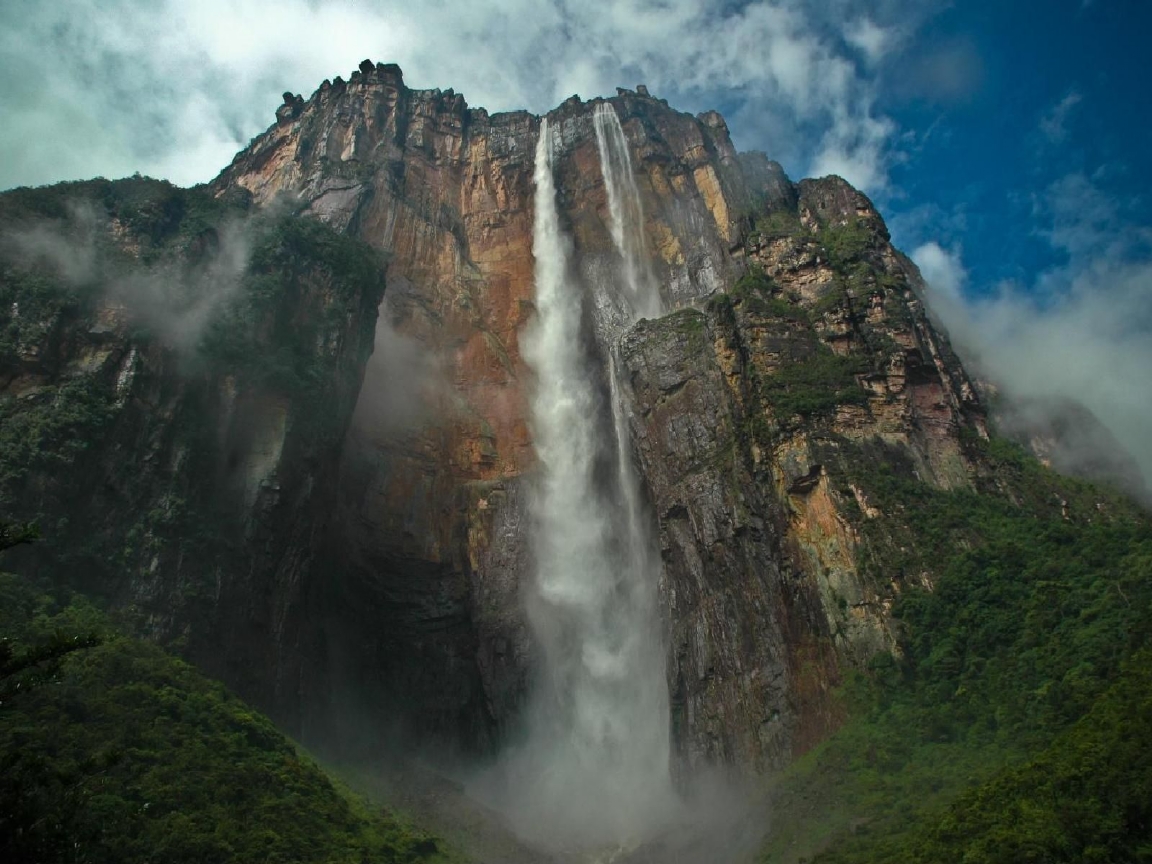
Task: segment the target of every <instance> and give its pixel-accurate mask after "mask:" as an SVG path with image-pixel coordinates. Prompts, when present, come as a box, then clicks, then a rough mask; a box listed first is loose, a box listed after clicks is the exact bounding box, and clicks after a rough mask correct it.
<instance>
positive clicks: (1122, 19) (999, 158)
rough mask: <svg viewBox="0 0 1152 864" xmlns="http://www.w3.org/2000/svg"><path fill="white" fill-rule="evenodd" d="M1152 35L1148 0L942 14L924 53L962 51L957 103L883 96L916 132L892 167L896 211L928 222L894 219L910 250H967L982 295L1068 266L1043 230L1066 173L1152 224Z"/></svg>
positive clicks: (968, 7) (891, 90) (1053, 2)
mask: <svg viewBox="0 0 1152 864" xmlns="http://www.w3.org/2000/svg"><path fill="white" fill-rule="evenodd" d="M1149 33H1152V3H1148V2H1146V0H1096V2H1093V3H1088V4H1085V3H1083V2H1082V0H1040V2H1036V0H1032V2H1005V3H994V2H984V3H963V4H958V5H956V6H955V7H953V8H951V9H949V10H947V11H946V12H943V13H942V14H940V15H938V16H937V17H936V18H934V19H933V20H932V21H931V22H930V23H929V24H928V25H927V26H925V27H924V28H923V31H922V34H921V37H920V40H921V45H922V47H921V48H919V49H918V51H920V52H925V53H927V52H930V51H932V50H933V48H934V47H936V48H938V47H939V46H944V47H946V48H949V47H950V48H952V49H953V50H958V51H960V52H962V53H965V54H966V55H967V56H968V57H969V58H970V60H969V63H968V70H967V71H968V74H967V76H966V77H967V80H966V81H965V82H963V84H962V85H960V86H957V89H956V92H954V93H953V94H951V98H948V97H946V96H943V95H941V94H939V93H936V94H933V93H932V92H931V91H930V90H928V92H922V93H920V94H917V93H915V92H914V90H913V92H909V93H904V92H901V89H902V88H900V87H899V86H889V87H887V88H886V92H885V93H884V96H883V97H882V99H881V101H880V109H881V110H883V111H886V112H887V113H888V114H889V116H891V117H892V118H893V119H894V120H895V122H896V123H897V124H898V125H899V126H900V128H901V129H905V130H909V131H910V132H911V133H912V134H913V135H914V136H915V137H914V140H915V146H913V147H911V148H909V150H908V152H907V161H906V162H904V163H902V164H897V165H895V166H894V167H893V169H892V172H891V176H892V182H893V184H894V186H895V187H896V188H897V189H898V190H899V194H900V196H902V197H901V198H900V199H897V200H893V201H892V202H891V203H890V206H889V208H888V209H889V210H890V212H892V213H893V214H913V215H915V214H917V213H919V214H922V216H923V222H922V223H921V224H917V220H915V219H908V220H904V221H901V220H899V219H898V220H897V222H896V224H897V227H899V228H906V229H907V234H908V235H909V237H908V238H907V239H906V242H908V241H911V242H913V243H917V242H922V241H923V240H926V239H932V238H935V239H937V240H939V241H941V242H942V243H944V244H946V245H949V246H955V245H960V246H962V247H963V250H964V258H965V261H966V263H967V265H968V268H969V275H970V277H971V283H972V285H973V286H974V287H975V289H976V290H989V289H990V288H992V287H993V286H994V285H995V284H996V283H997V282H999V281H1000V280H1004V279H1013V280H1019V281H1024V282H1027V281H1029V280H1030V279H1031V278H1032V277H1033V276H1034V275H1035V274H1037V273H1039V272H1042V271H1043V270H1045V269H1048V268H1051V267H1053V266H1056V265H1058V264H1060V263H1064V261H1066V253H1065V252H1064V251H1062V250H1060V249H1058V248H1056V249H1054V248H1053V247H1052V245H1051V244H1050V243H1049V242H1047V240H1046V239H1045V237H1044V236H1043V232H1044V231H1045V230H1047V229H1048V228H1049V227H1050V225H1049V224H1048V223H1049V218H1050V215H1046V214H1045V210H1044V207H1045V204H1044V196H1045V194H1046V193H1047V191H1048V190H1049V189H1050V187H1052V185H1053V184H1055V183H1057V182H1058V181H1060V180H1061V179H1062V178H1064V177H1067V176H1069V175H1081V176H1083V177H1085V178H1087V179H1088V180H1089V182H1090V183H1091V184H1092V186H1093V187H1094V188H1096V189H1098V190H1099V191H1100V192H1101V193H1102V194H1104V195H1106V196H1107V197H1108V198H1109V199H1111V200H1112V201H1113V202H1115V205H1116V207H1117V208H1118V210H1119V211H1120V214H1122V215H1123V216H1124V217H1125V218H1126V219H1128V220H1132V221H1136V222H1140V223H1143V224H1152V199H1150V197H1149V192H1150V191H1152V163H1150V162H1149V159H1148V155H1149V154H1152V62H1150V61H1149V53H1148V49H1147V38H1148V34H1149ZM915 53H918V52H914V53H913V55H912V56H913V57H915ZM915 65H916V64H915V61H914V60H913V61H911V62H910V61H908V60H905V61H898V62H897V64H896V66H897V69H899V68H900V67H901V66H905V67H906V68H908V69H909V71H910V72H912V71H913V70H914V69H915ZM895 75H899V73H898V72H897V73H895ZM918 208H919V209H918ZM1022 228H1023V229H1024V230H1021V229H1022ZM1038 232H1039V233H1038Z"/></svg>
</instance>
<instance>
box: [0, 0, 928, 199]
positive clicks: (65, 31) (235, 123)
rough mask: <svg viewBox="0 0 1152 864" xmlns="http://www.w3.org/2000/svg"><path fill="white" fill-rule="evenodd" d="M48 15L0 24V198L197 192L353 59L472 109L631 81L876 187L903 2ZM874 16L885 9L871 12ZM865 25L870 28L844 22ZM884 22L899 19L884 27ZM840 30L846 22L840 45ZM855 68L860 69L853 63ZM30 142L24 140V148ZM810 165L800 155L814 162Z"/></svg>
mask: <svg viewBox="0 0 1152 864" xmlns="http://www.w3.org/2000/svg"><path fill="white" fill-rule="evenodd" d="M871 5H872V4H865V3H863V2H862V0H841V2H840V3H837V4H833V6H829V5H828V4H822V3H817V2H815V0H754V2H752V3H749V4H746V5H744V6H741V7H732V6H731V5H730V4H726V3H722V2H719V0H716V2H706V3H701V2H698V0H619V2H612V3H607V2H605V3H588V2H583V0H580V2H578V0H549V2H538V0H500V2H495V3H485V4H476V3H470V2H464V0H439V2H427V3H423V4H412V3H408V2H400V0H378V2H374V3H364V2H359V3H358V2H353V0H327V2H309V0H197V2H195V3H188V2H184V0H156V2H144V0H63V2H59V3H33V2H30V0H29V2H25V3H20V2H14V3H7V4H4V6H3V9H2V10H0V49H3V50H2V53H0V57H3V58H4V59H3V60H0V113H2V114H3V115H4V117H5V121H6V122H5V129H4V130H3V131H0V157H2V158H0V187H7V186H10V185H15V184H19V183H44V182H50V181H53V180H58V179H64V178H65V177H83V176H91V175H94V174H105V175H112V176H115V175H122V174H125V173H130V172H131V171H133V170H140V171H143V172H145V173H150V174H155V175H160V176H166V177H168V178H170V179H172V180H174V181H176V182H181V183H190V182H194V181H202V180H206V179H209V178H210V177H211V176H212V175H213V174H214V173H215V172H216V171H218V170H219V169H220V168H222V167H223V166H224V165H225V164H227V162H228V161H229V160H230V158H231V156H232V155H233V153H234V152H235V151H236V150H237V149H239V148H241V147H243V146H244V145H245V144H246V143H247V141H248V140H249V139H250V138H251V137H252V136H254V135H255V134H257V133H258V132H260V131H262V130H263V129H264V128H266V127H267V126H268V125H269V123H270V121H271V120H272V112H273V110H274V109H275V107H276V105H277V104H279V97H280V93H281V92H283V91H284V90H293V91H294V92H302V93H305V94H308V93H311V92H312V90H313V89H315V87H316V86H317V85H318V84H319V83H320V81H321V80H323V79H324V78H331V77H335V76H336V75H344V76H345V77H346V76H347V75H348V74H349V73H350V72H351V71H352V70H353V69H355V68H356V65H357V64H358V63H359V61H360V60H362V59H364V58H365V57H368V58H371V59H373V60H379V61H391V62H398V63H399V64H400V65H401V66H402V67H403V68H404V71H405V75H406V78H407V80H408V81H409V83H410V85H412V86H418V87H433V86H440V87H444V88H447V87H454V88H456V89H458V90H461V91H462V92H464V93H465V95H466V97H467V98H468V100H469V103H470V104H472V105H478V106H484V107H487V108H489V109H490V110H510V109H516V108H527V109H529V110H532V111H536V112H542V111H545V110H548V109H549V108H551V107H553V106H555V105H556V104H558V103H559V102H560V101H561V100H562V99H564V98H565V97H567V96H569V95H571V94H572V93H574V92H576V93H579V94H580V95H581V96H583V97H585V98H588V97H591V96H595V95H603V94H607V93H612V92H614V88H615V87H616V86H617V85H624V86H632V85H633V84H635V83H637V82H639V81H643V82H644V83H647V84H648V85H649V86H650V87H651V88H652V89H653V92H655V93H656V94H657V95H660V96H664V97H666V98H668V99H669V100H670V102H671V103H672V104H673V105H676V106H678V107H684V108H692V109H693V110H699V109H702V108H705V107H714V103H718V102H726V103H728V102H731V101H732V100H733V99H735V100H736V101H738V103H739V104H738V107H737V111H736V113H737V115H739V118H740V119H741V120H747V121H749V122H748V123H747V124H744V123H740V124H737V123H735V122H734V123H733V128H734V129H735V130H736V133H737V136H738V140H739V143H740V144H741V145H742V146H746V147H758V148H761V149H767V150H769V151H770V152H772V153H773V155H777V156H778V157H780V158H782V159H783V160H784V161H785V162H786V164H788V165H789V167H790V168H791V169H792V170H793V171H794V172H796V173H820V172H823V171H835V172H837V173H841V174H843V175H844V176H845V177H846V178H847V179H849V180H850V181H852V182H854V183H856V184H857V185H860V186H862V187H864V188H866V189H870V190H873V191H875V190H878V189H881V188H882V187H884V186H885V184H886V182H887V172H886V166H887V164H888V161H889V158H890V154H889V150H890V148H891V146H892V135H893V133H894V131H895V130H894V127H893V125H892V124H891V123H890V122H889V121H888V120H887V119H885V118H884V117H883V116H881V115H880V114H879V113H878V112H877V110H876V108H875V104H876V92H875V90H876V81H875V77H874V76H875V74H876V73H875V72H874V70H873V67H876V66H877V65H878V64H881V63H882V62H883V61H884V59H885V57H886V52H887V51H888V50H890V49H889V46H891V45H895V44H896V42H897V41H898V40H897V39H896V37H895V34H896V33H897V29H896V26H895V25H889V24H886V23H884V22H885V21H890V20H892V21H895V20H900V21H902V22H903V23H901V24H900V27H902V28H903V30H901V31H900V32H904V30H906V29H907V26H908V25H907V23H906V22H907V20H908V16H909V15H911V14H912V12H910V11H907V10H909V9H912V8H913V7H917V6H918V0H900V2H899V3H896V4H895V5H893V8H892V9H890V10H889V11H888V12H887V13H886V16H885V17H884V18H880V17H878V16H877V14H876V13H875V12H874V11H872V9H871ZM889 5H892V4H889ZM865 9H868V10H869V15H870V16H871V17H865V16H864V15H863V14H862V12H863V10H865ZM901 10H904V11H905V12H907V14H904V15H903V17H901V15H900V14H897V13H898V12H900V11H901ZM844 21H852V22H854V23H853V25H852V26H851V27H850V28H849V31H848V33H847V34H846V33H845V32H844V25H843V22H844ZM860 52H862V53H863V54H864V55H865V58H866V60H867V62H866V63H864V64H860V63H858V62H856V60H857V57H858V53H860ZM33 142H35V144H33ZM813 154H815V156H814V157H813Z"/></svg>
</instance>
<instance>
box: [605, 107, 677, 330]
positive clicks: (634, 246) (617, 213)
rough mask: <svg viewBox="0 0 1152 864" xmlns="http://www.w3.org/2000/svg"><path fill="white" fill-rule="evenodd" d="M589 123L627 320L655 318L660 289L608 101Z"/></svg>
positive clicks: (621, 139)
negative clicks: (619, 268) (621, 274)
mask: <svg viewBox="0 0 1152 864" xmlns="http://www.w3.org/2000/svg"><path fill="white" fill-rule="evenodd" d="M592 124H593V127H594V128H595V130H596V147H597V149H599V151H600V170H601V171H602V172H603V174H604V187H605V190H606V191H607V193H608V215H609V217H610V219H611V224H610V225H609V230H611V232H612V242H613V243H614V244H615V246H616V249H617V251H618V252H619V253H620V258H621V260H622V262H623V269H624V291H625V298H626V299H627V301H628V304H629V307H630V310H631V313H632V314H631V320H630V321H629V322H628V323H632V322H634V321H636V320H637V319H639V318H658V317H659V316H660V314H661V312H662V311H663V309H662V305H663V304H662V303H661V301H660V288H659V286H658V285H657V283H656V277H655V276H654V274H653V273H652V267H651V265H650V264H649V260H648V250H647V248H646V244H645V242H644V208H643V206H642V204H641V202H640V191H639V190H638V189H637V188H636V177H635V175H634V174H633V173H632V158H631V156H630V154H629V152H628V142H627V141H626V140H625V138H624V130H623V129H622V128H621V127H620V118H619V117H618V116H617V115H616V111H615V110H614V109H613V108H612V105H611V104H610V103H608V102H600V103H598V104H597V105H596V107H595V108H594V109H593V111H592Z"/></svg>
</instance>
